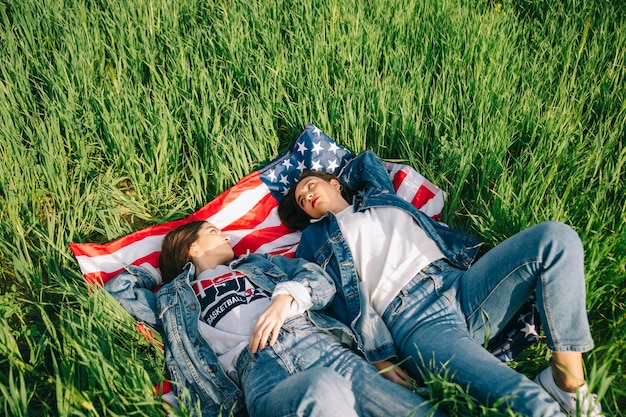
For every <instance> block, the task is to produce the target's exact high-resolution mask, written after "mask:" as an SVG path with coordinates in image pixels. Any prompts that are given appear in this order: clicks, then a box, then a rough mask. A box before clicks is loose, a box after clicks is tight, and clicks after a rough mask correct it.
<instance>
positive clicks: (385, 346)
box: [296, 151, 480, 362]
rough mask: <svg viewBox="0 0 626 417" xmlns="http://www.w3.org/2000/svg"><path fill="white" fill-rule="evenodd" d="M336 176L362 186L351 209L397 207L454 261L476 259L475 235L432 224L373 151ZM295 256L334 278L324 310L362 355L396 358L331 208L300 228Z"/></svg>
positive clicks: (464, 262) (477, 244)
mask: <svg viewBox="0 0 626 417" xmlns="http://www.w3.org/2000/svg"><path fill="white" fill-rule="evenodd" d="M339 178H340V179H341V181H342V182H343V184H344V185H345V186H347V187H348V188H349V189H351V190H353V191H356V190H363V191H362V192H360V193H359V194H358V195H355V197H354V200H353V204H352V206H353V210H354V211H355V212H356V211H363V210H366V209H368V208H371V207H382V206H395V207H398V208H400V209H402V210H404V211H406V212H407V213H409V214H410V215H411V216H413V218H414V219H415V221H416V222H417V223H418V224H419V225H420V226H421V227H422V228H423V229H424V231H425V232H426V234H427V235H428V236H429V237H430V238H432V239H433V240H434V241H435V243H436V244H437V246H438V247H439V249H440V250H441V252H442V253H443V254H444V255H445V256H446V258H447V259H448V260H449V261H450V262H451V263H452V264H454V265H455V266H457V267H459V268H462V269H467V268H469V266H470V264H471V263H472V262H473V260H474V259H475V258H476V256H477V254H478V250H479V247H480V241H479V239H477V238H476V237H474V236H471V235H469V234H467V233H465V232H462V231H460V230H455V229H452V228H449V227H447V226H445V225H442V224H440V223H437V222H436V221H434V220H432V219H431V218H430V217H429V216H427V215H426V214H424V213H422V212H421V211H419V210H418V209H416V208H415V207H414V206H413V205H411V204H410V203H409V202H407V201H405V200H404V199H402V198H401V197H398V196H397V195H396V194H395V191H394V188H393V184H392V182H391V179H390V178H389V174H388V173H387V170H386V169H385V166H384V165H383V163H382V161H381V160H380V159H379V158H378V157H377V156H376V155H375V154H374V153H373V152H371V151H364V152H362V153H361V154H359V155H358V156H357V157H355V158H354V159H353V160H352V161H350V163H349V164H348V165H346V167H345V168H344V169H343V170H342V172H341V173H340V174H339ZM373 238H375V236H373ZM296 256H298V257H302V258H305V259H308V260H310V261H313V262H316V263H318V264H319V265H321V266H322V267H323V268H324V269H325V270H326V272H328V273H329V274H330V276H331V277H332V278H333V279H334V280H335V284H336V286H337V288H338V291H337V294H336V296H335V297H334V299H333V300H332V303H331V304H330V306H329V308H328V309H327V310H326V312H327V313H328V314H329V315H330V316H332V317H335V318H337V319H338V320H340V321H341V322H343V323H345V324H346V325H348V326H350V327H351V329H352V330H353V331H354V332H355V333H356V334H357V340H358V344H359V349H360V350H361V351H363V352H364V354H365V357H366V358H367V360H368V361H370V362H378V361H381V360H386V359H390V358H393V357H395V356H396V350H395V347H394V343H393V340H392V338H391V334H390V333H389V330H388V329H387V327H386V326H385V324H384V323H383V321H382V318H381V317H380V316H379V315H378V314H377V313H376V312H375V311H374V309H373V308H372V306H371V305H370V304H369V302H368V301H367V299H366V297H364V295H363V294H361V292H360V291H359V280H358V276H357V272H356V268H355V266H354V260H353V257H352V254H351V253H350V249H349V248H348V245H347V243H346V241H345V239H344V237H343V235H342V233H341V230H340V228H339V224H338V223H337V219H336V217H335V215H334V214H333V213H332V212H330V211H329V212H328V213H327V214H326V215H324V216H323V217H322V218H321V219H319V220H318V221H315V222H313V223H311V225H310V226H308V227H307V228H306V229H305V230H304V231H303V232H302V238H301V240H300V244H299V246H298V250H297V252H296ZM417 272H419V271H415V273H416V274H417Z"/></svg>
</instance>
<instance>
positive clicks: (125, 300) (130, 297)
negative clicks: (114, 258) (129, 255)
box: [104, 265, 162, 331]
mask: <svg viewBox="0 0 626 417" xmlns="http://www.w3.org/2000/svg"><path fill="white" fill-rule="evenodd" d="M157 285H158V278H157V277H155V276H153V275H152V274H151V273H150V272H149V271H148V270H147V269H145V268H142V267H140V266H135V265H124V270H123V271H122V272H121V273H120V274H118V275H117V276H116V277H114V278H113V279H111V280H109V281H107V282H106V283H105V284H104V289H105V290H107V292H108V293H109V294H111V295H112V296H113V298H115V300H116V301H117V302H119V303H120V304H121V305H122V307H124V309H125V310H126V311H128V313H129V314H130V315H131V316H133V317H134V318H135V319H136V320H139V321H143V322H145V323H147V324H149V325H151V326H152V327H154V328H155V329H157V330H159V331H160V330H161V329H162V324H161V320H160V319H159V317H158V316H157V313H156V297H155V295H154V293H153V292H152V290H153V289H154V288H155V287H156V286H157Z"/></svg>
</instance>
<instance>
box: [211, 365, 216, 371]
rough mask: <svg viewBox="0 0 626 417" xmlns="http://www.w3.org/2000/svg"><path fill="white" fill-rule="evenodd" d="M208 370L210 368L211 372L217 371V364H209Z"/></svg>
mask: <svg viewBox="0 0 626 417" xmlns="http://www.w3.org/2000/svg"><path fill="white" fill-rule="evenodd" d="M209 370H210V371H211V372H217V366H215V365H211V366H209Z"/></svg>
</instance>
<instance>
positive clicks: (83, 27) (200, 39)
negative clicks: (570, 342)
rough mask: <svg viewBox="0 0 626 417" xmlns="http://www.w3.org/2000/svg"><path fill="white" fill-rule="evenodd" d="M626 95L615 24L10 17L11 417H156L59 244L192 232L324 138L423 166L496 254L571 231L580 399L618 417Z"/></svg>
mask: <svg viewBox="0 0 626 417" xmlns="http://www.w3.org/2000/svg"><path fill="white" fill-rule="evenodd" d="M625 96H626V6H625V5H624V3H623V2H621V1H613V2H609V1H603V0H596V1H585V0H553V1H543V0H519V1H514V0H512V1H503V2H501V3H495V2H491V1H477V0H470V1H459V0H378V1H366V0H325V1H314V0H311V1H304V2H287V1H280V0H265V1H255V0H245V1H235V0H231V1H229V0H222V1H215V2H214V1H208V0H178V1H166V0H137V1H122V0H108V1H96V0H93V1H89V0H73V1H72V0H66V1H61V0H20V1H16V0H14V1H10V0H9V1H7V0H0V148H1V158H0V397H1V402H0V414H3V415H7V416H29V415H30V416H33V415H36V416H57V415H58V416H69V415H72V416H83V415H85V416H112V415H120V416H121V415H123V416H131V415H132V416H155V415H159V414H160V413H161V405H160V401H159V399H158V398H154V397H153V396H152V394H151V387H152V385H153V384H154V383H156V382H158V381H159V380H160V379H161V377H162V367H163V358H162V355H161V353H160V351H159V350H158V349H154V348H152V347H151V346H150V345H149V344H148V343H147V342H146V341H145V340H143V339H142V337H141V336H140V335H139V334H138V333H137V332H136V331H135V329H134V322H133V320H132V319H131V318H130V317H129V316H128V315H127V314H125V312H124V311H123V310H122V309H121V307H119V306H118V305H117V304H116V303H115V302H113V301H112V300H111V299H110V298H109V297H108V296H106V294H103V292H102V291H98V290H94V289H88V288H86V286H85V284H84V283H83V281H82V278H81V275H80V272H79V269H78V265H77V263H76V262H75V260H74V258H73V257H72V255H71V253H70V251H69V249H68V244H69V243H72V242H102V243H103V242H107V241H109V240H111V239H114V238H117V237H120V236H122V235H124V234H127V233H129V232H131V231H134V230H137V229H140V228H142V227H145V226H147V225H152V224H157V223H162V222H164V221H168V220H172V219H177V218H181V217H184V216H186V215H188V214H190V213H191V212H193V211H195V210H197V209H198V208H200V207H201V206H203V205H204V204H205V203H206V202H208V201H210V200H211V199H212V198H214V197H215V196H217V195H218V194H219V193H221V192H222V191H224V190H225V189H227V188H228V187H230V186H232V185H233V184H234V183H235V182H236V181H237V180H239V179H241V178H242V177H243V176H244V175H245V174H248V173H249V172H251V171H252V170H254V169H256V168H259V167H261V166H263V165H264V164H265V163H267V162H269V161H270V160H271V159H273V158H274V157H276V156H277V155H278V154H279V153H281V152H282V151H284V150H286V149H287V147H288V146H289V145H290V144H291V143H292V142H293V141H294V140H295V138H296V137H297V135H298V134H299V133H300V131H302V129H303V128H304V126H305V125H306V124H307V123H309V122H311V123H314V124H316V125H317V126H318V127H319V128H321V129H322V130H324V131H325V132H326V133H327V134H328V135H329V136H331V137H332V138H334V139H335V140H337V141H338V142H339V143H340V144H342V145H344V146H346V147H348V148H350V149H352V150H354V151H361V150H363V149H366V148H369V149H372V150H374V151H375V152H377V153H378V154H379V155H380V156H381V157H384V158H388V159H393V160H400V161H403V162H406V163H409V164H411V165H412V166H414V167H416V168H417V169H418V170H419V171H420V172H422V173H423V174H424V175H425V176H426V177H428V178H429V179H430V180H432V181H433V182H435V183H436V184H437V185H439V186H440V187H442V188H443V189H445V190H446V192H447V193H448V200H447V202H446V208H445V213H444V219H443V220H444V221H446V222H447V223H448V224H450V225H452V226H455V227H458V228H461V229H463V230H466V231H468V232H471V233H474V234H476V235H479V236H481V237H483V238H484V239H485V240H486V241H487V242H489V243H490V244H496V243H497V242H499V241H501V240H503V239H504V238H506V237H507V236H510V235H511V234H513V233H515V232H517V231H519V230H522V229H524V228H526V227H528V226H530V225H532V224H535V223H537V222H540V221H543V220H559V221H563V222H566V223H568V224H569V225H571V226H572V227H573V228H574V229H576V231H578V233H579V234H580V236H581V238H582V240H583V242H584V246H585V250H586V259H585V268H586V274H587V275H586V276H587V287H588V293H587V304H588V310H589V318H590V322H591V326H592V332H593V335H594V339H595V343H596V348H595V350H594V351H593V352H592V353H590V354H587V355H586V356H585V360H586V368H587V371H588V375H589V381H590V383H591V384H592V385H593V386H594V391H595V392H597V393H599V394H600V395H601V398H602V403H603V407H604V410H605V412H606V414H607V415H609V416H613V415H614V416H618V415H621V414H620V413H621V411H620V410H623V409H625V408H626V378H625V376H624V375H625V374H626V370H625V369H624V366H625V361H626V354H625V352H626V313H625V310H626V309H625V301H624V300H625V299H626V284H625V280H626V230H625V225H626V209H625V206H626V204H625V203H626V201H625V200H626V186H625V180H626V175H625V166H624V164H625V163H626V149H625V148H624V139H625V136H626V135H625V134H626V101H625ZM548 359H549V352H548V351H547V350H546V349H545V345H540V346H537V347H535V348H533V349H530V350H528V351H527V352H524V353H523V354H522V355H521V356H520V357H518V361H517V362H515V363H513V364H511V366H514V367H517V368H518V369H519V370H520V371H522V372H525V373H526V374H527V375H529V376H531V377H534V375H535V374H536V372H538V370H540V369H542V368H544V367H545V366H546V365H547V363H548ZM431 389H432V391H431V392H432V395H433V401H435V402H438V403H439V404H440V405H442V406H446V407H448V409H449V410H450V414H451V415H457V416H468V415H476V416H483V415H498V413H496V412H495V411H493V410H490V409H486V408H483V407H480V406H478V405H477V404H476V403H475V402H473V401H472V399H471V398H469V397H468V396H467V395H465V394H464V393H463V391H462V390H460V389H459V388H458V387H455V386H454V385H452V384H450V383H448V382H446V381H445V380H440V381H439V380H435V381H433V382H432V385H431ZM181 414H184V413H183V412H181Z"/></svg>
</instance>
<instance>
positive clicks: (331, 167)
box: [328, 158, 339, 171]
mask: <svg viewBox="0 0 626 417" xmlns="http://www.w3.org/2000/svg"><path fill="white" fill-rule="evenodd" d="M337 168H339V164H338V163H337V158H335V159H333V160H332V161H328V171H334V170H335V169H337Z"/></svg>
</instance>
